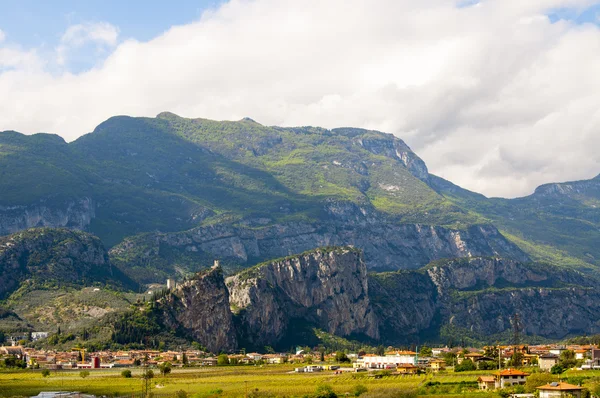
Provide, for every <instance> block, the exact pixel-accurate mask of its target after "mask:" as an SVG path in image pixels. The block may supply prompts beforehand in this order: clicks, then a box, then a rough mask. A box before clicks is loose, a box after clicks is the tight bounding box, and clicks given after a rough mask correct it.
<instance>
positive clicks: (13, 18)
mask: <svg viewBox="0 0 600 398" xmlns="http://www.w3.org/2000/svg"><path fill="white" fill-rule="evenodd" d="M222 2H223V1H222V0H196V1H192V0H178V1H176V2H168V1H158V0H102V1H100V0H78V1H77V0H53V1H39V0H37V1H36V0H0V30H1V31H2V32H3V33H4V35H5V40H6V41H7V42H9V43H11V44H13V45H18V46H20V47H22V48H36V49H38V50H41V51H42V52H43V51H44V50H45V51H47V52H51V51H53V50H54V49H55V47H56V46H58V45H59V43H60V39H61V37H62V35H63V34H64V33H65V31H66V30H67V29H68V27H69V26H73V25H77V24H83V23H99V22H105V23H109V24H111V25H113V26H114V27H116V28H117V29H118V31H119V37H118V41H119V42H122V41H123V40H126V39H130V38H133V39H136V40H139V41H148V40H150V39H152V38H154V37H157V36H159V35H160V34H161V33H163V32H164V31H166V30H168V29H169V28H171V27H172V26H176V25H182V24H186V23H190V22H193V21H196V20H198V19H199V18H200V16H201V15H202V12H203V11H204V10H206V9H210V8H215V7H217V6H218V5H219V4H221V3H222ZM107 54H108V52H106V53H105V54H104V55H107ZM90 55H96V56H92V57H90ZM98 55H102V54H98V53H97V51H96V49H95V48H93V46H90V45H88V46H85V47H84V48H82V49H79V51H78V53H77V54H76V55H73V54H72V56H71V57H70V59H69V63H68V65H66V67H67V68H68V70H69V71H70V72H75V73H77V72H80V71H82V70H85V69H89V68H90V67H92V66H94V65H95V64H96V63H97V61H98V60H99V59H98V58H100V59H101V58H103V57H101V56H100V57H98Z"/></svg>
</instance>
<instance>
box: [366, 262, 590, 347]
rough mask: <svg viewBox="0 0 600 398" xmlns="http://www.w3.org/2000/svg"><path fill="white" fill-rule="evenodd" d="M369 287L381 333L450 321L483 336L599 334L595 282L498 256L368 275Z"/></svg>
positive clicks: (431, 332) (435, 333)
mask: <svg viewBox="0 0 600 398" xmlns="http://www.w3.org/2000/svg"><path fill="white" fill-rule="evenodd" d="M369 291H370V297H371V302H372V303H373V306H374V311H375V313H376V315H377V318H378V319H379V321H380V333H381V335H382V337H383V338H384V339H388V340H402V339H411V338H413V339H414V338H417V335H420V337H421V338H423V337H425V336H427V337H431V338H438V339H439V338H440V330H441V328H443V327H444V326H451V327H454V328H455V329H457V330H460V331H461V333H465V334H467V335H470V336H472V337H474V338H477V339H482V340H486V339H489V338H491V336H498V335H500V334H502V333H504V332H506V331H509V330H511V328H512V324H511V318H512V317H513V316H514V315H515V314H517V313H518V314H519V315H520V317H521V319H522V323H523V325H522V326H523V331H524V333H525V334H528V335H536V336H542V337H547V338H563V337H565V336H567V335H569V334H592V333H598V332H600V322H599V321H598V319H599V318H600V291H599V290H598V288H597V280H595V279H592V278H590V277H589V276H586V275H584V274H581V273H579V272H576V271H571V270H565V269H560V268H555V267H551V266H547V265H538V264H523V263H520V262H517V261H514V260H507V259H501V258H471V259H456V260H446V261H438V262H435V263H433V264H430V265H429V266H428V267H425V268H423V269H421V270H419V271H416V272H407V271H400V272H392V273H381V274H373V275H371V276H370V279H369Z"/></svg>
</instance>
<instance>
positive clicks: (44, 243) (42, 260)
mask: <svg viewBox="0 0 600 398" xmlns="http://www.w3.org/2000/svg"><path fill="white" fill-rule="evenodd" d="M121 278H122V275H121V274H120V272H119V270H117V269H114V268H113V267H112V266H111V264H110V262H109V259H108V253H107V251H106V249H105V248H104V246H103V245H102V242H100V240H99V239H98V238H96V237H95V236H93V235H90V234H88V233H85V232H79V231H71V230H67V229H50V228H36V229H30V230H25V231H21V232H18V233H16V234H13V235H9V236H6V237H2V238H0V297H4V296H6V295H8V294H10V293H11V292H12V291H13V290H15V289H16V288H18V286H19V284H20V283H21V282H22V281H24V280H26V279H28V280H31V281H43V282H48V281H54V282H56V283H60V284H69V283H75V284H86V283H91V282H94V281H99V282H109V281H112V282H115V283H117V284H122V283H124V280H126V278H122V279H123V280H120V279H121Z"/></svg>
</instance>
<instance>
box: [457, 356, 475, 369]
mask: <svg viewBox="0 0 600 398" xmlns="http://www.w3.org/2000/svg"><path fill="white" fill-rule="evenodd" d="M476 369H477V366H475V363H474V362H473V361H471V360H470V359H465V360H463V361H462V362H461V363H460V365H456V366H455V367H454V371H455V372H466V371H469V370H476Z"/></svg>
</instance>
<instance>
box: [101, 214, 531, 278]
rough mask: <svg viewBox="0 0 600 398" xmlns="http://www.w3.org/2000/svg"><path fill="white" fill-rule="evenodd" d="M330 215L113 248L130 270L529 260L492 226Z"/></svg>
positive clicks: (136, 240) (164, 236) (165, 236)
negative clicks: (317, 260) (352, 253)
mask: <svg viewBox="0 0 600 398" xmlns="http://www.w3.org/2000/svg"><path fill="white" fill-rule="evenodd" d="M327 211H328V212H329V213H330V214H331V215H334V216H335V217H336V218H337V219H338V221H331V222H325V221H324V222H321V223H308V222H290V223H285V224H275V225H268V226H255V225H253V226H244V225H237V226H234V225H231V224H214V225H210V226H205V227H199V228H195V229H192V230H190V231H186V232H178V233H155V234H146V235H143V236H136V237H131V238H128V239H126V240H125V241H124V242H123V243H121V244H119V245H117V246H116V247H114V248H113V249H111V256H113V257H114V258H115V259H116V258H126V259H127V261H128V263H129V264H130V266H137V267H143V266H144V265H145V264H148V263H161V264H162V263H165V262H168V258H173V257H174V254H173V253H174V252H175V253H177V252H179V253H194V254H196V255H199V254H201V253H205V254H206V255H208V256H209V257H210V256H214V257H217V258H221V259H227V261H228V262H234V263H237V264H240V265H252V264H256V263H257V262H259V261H264V260H268V259H272V258H279V257H284V256H289V255H293V254H296V253H302V252H304V251H307V250H313V249H315V248H318V247H324V246H345V245H352V246H354V247H357V248H359V249H361V250H363V252H364V261H365V263H366V265H367V268H368V269H369V270H374V271H386V270H397V269H415V268H419V267H422V266H424V265H426V264H428V263H430V262H431V261H433V260H437V259H441V258H454V257H472V256H473V257H474V256H502V257H508V258H514V259H517V260H521V261H527V260H528V258H527V256H526V255H525V254H524V253H523V252H522V251H521V250H520V249H519V248H518V247H516V246H515V245H513V244H512V243H510V242H509V241H507V240H506V239H505V238H504V237H503V236H502V235H501V234H500V233H499V232H498V230H497V229H496V228H494V227H493V226H490V225H476V226H472V227H469V228H467V229H464V230H453V229H448V228H443V227H435V226H428V225H420V224H393V223H386V222H385V220H381V219H379V218H378V217H376V216H373V215H372V214H370V213H369V212H368V210H367V209H362V210H361V209H360V208H358V206H355V205H352V204H347V203H341V204H340V203H335V202H332V203H329V204H328V207H327ZM163 253H164V254H163ZM179 257H182V256H181V255H180V256H179ZM188 257H189V255H188ZM176 265H178V266H180V267H181V266H182V265H181V264H176Z"/></svg>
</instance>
